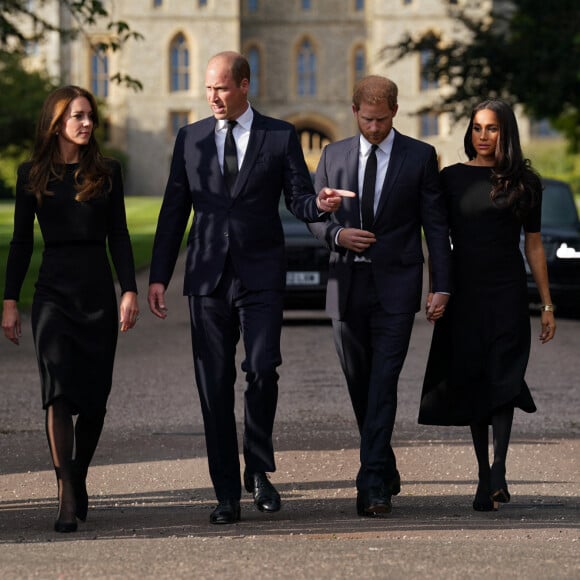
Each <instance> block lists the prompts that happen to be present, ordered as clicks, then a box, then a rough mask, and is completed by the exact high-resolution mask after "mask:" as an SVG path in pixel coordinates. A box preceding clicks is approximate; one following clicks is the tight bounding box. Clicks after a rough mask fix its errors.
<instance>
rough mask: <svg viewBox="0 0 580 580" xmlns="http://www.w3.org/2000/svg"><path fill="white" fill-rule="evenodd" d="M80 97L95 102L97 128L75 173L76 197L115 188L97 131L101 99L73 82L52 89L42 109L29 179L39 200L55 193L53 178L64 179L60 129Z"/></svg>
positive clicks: (84, 199)
mask: <svg viewBox="0 0 580 580" xmlns="http://www.w3.org/2000/svg"><path fill="white" fill-rule="evenodd" d="M78 97H84V98H85V99H87V101H88V102H89V104H90V105H91V109H92V116H93V131H92V133H91V137H90V139H89V142H88V143H87V145H84V146H82V147H81V148H80V159H79V166H78V168H77V169H76V170H75V175H74V178H75V187H76V190H77V195H76V197H75V199H77V201H87V200H89V199H93V198H95V197H99V196H101V195H104V194H106V193H107V192H108V191H109V190H110V189H111V170H110V169H109V167H108V165H107V164H106V162H105V161H104V159H103V156H102V155H101V152H100V150H99V145H98V143H97V140H96V138H95V132H94V129H96V128H97V127H98V126H99V112H98V107H97V103H96V101H95V98H94V97H93V95H92V94H91V93H90V92H89V91H87V90H85V89H83V88H81V87H77V86H73V85H70V86H66V87H61V88H58V89H56V90H54V91H53V92H52V93H50V94H49V95H48V97H46V100H45V101H44V104H43V105H42V109H41V110H40V116H39V119H38V124H37V127H36V138H35V141H34V147H33V150H32V166H31V168H30V174H29V179H28V189H29V190H30V191H31V192H32V193H34V195H35V196H36V199H37V200H38V203H39V204H40V203H42V196H43V195H52V194H51V192H50V191H49V190H48V184H49V182H50V181H51V180H55V179H56V180H61V181H62V180H63V179H64V175H65V172H66V166H65V164H64V160H63V159H62V157H61V155H60V150H59V147H58V132H59V130H60V127H61V125H62V122H63V118H64V116H65V114H66V112H67V110H68V108H69V106H70V104H71V103H72V102H73V101H74V100H75V99H76V98H78Z"/></svg>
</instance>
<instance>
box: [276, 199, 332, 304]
mask: <svg viewBox="0 0 580 580" xmlns="http://www.w3.org/2000/svg"><path fill="white" fill-rule="evenodd" d="M280 217H281V218H282V226H283V228H284V236H285V238H286V260H287V269H286V295H285V299H284V305H285V307H286V308H293V309H305V310H310V309H322V308H324V303H325V297H326V282H327V280H328V258H329V251H328V249H327V248H325V247H324V246H322V245H321V243H320V242H319V241H318V240H317V239H316V238H315V237H314V236H313V235H312V234H311V233H310V230H309V229H308V227H307V226H306V224H305V223H304V222H302V221H300V220H299V219H297V218H296V217H294V216H293V215H292V213H290V211H288V209H287V208H286V205H285V204H284V197H282V199H281V201H280Z"/></svg>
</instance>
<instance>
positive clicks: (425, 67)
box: [419, 50, 439, 91]
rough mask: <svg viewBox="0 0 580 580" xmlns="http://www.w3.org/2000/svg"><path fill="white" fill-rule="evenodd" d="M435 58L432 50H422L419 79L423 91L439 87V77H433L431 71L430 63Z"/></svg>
mask: <svg viewBox="0 0 580 580" xmlns="http://www.w3.org/2000/svg"><path fill="white" fill-rule="evenodd" d="M432 58H433V52H432V51H430V50H422V51H421V54H420V59H421V61H420V67H421V70H420V80H419V88H420V89H421V90H422V91H428V90H429V89H436V88H438V87H439V81H438V80H437V79H434V78H432V75H431V73H430V71H429V65H430V63H431V59H432Z"/></svg>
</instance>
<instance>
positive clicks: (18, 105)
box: [0, 51, 54, 150]
mask: <svg viewBox="0 0 580 580" xmlns="http://www.w3.org/2000/svg"><path fill="white" fill-rule="evenodd" d="M0 70H1V71H2V73H1V74H0V111H1V113H0V150H2V149H5V148H6V147H8V146H9V145H13V146H17V147H28V146H29V145H30V143H31V142H32V139H33V138H34V131H35V123H36V120H37V118H38V112H39V111H40V108H41V106H42V103H43V102H44V99H45V98H46V96H47V95H48V93H49V92H50V91H51V90H52V89H53V88H54V85H53V84H52V82H51V81H50V80H49V79H48V77H47V76H46V74H44V73H43V72H29V71H27V70H25V69H24V68H23V67H22V62H21V59H20V57H19V56H18V55H16V54H11V53H6V52H1V51H0Z"/></svg>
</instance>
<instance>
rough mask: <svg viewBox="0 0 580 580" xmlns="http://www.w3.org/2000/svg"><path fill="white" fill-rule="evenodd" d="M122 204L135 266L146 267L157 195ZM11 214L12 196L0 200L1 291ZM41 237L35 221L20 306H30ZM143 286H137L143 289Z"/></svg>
mask: <svg viewBox="0 0 580 580" xmlns="http://www.w3.org/2000/svg"><path fill="white" fill-rule="evenodd" d="M125 206H126V209H127V225H128V227H129V233H130V234H131V242H132V244H133V253H134V255H135V266H136V268H137V269H138V270H140V269H143V268H146V267H147V266H148V265H149V262H150V260H151V249H152V247H153V237H154V236H155V228H156V227H157V216H158V215H159V207H160V206H161V198H160V197H126V198H125ZM13 218H14V202H13V201H11V200H1V201H0V288H1V289H2V293H3V292H4V278H5V275H6V259H7V257H8V250H9V246H10V240H11V239H12V228H13ZM42 246H43V244H42V238H41V236H40V231H39V229H38V224H36V225H35V241H34V254H33V256H32V260H31V262H30V268H29V269H28V275H27V276H26V280H25V281H24V285H23V287H22V292H21V294H20V302H19V306H20V308H22V309H23V310H27V309H29V308H30V305H31V304H32V296H33V294H34V282H35V281H36V278H37V276H38V268H39V266H40V261H41V258H42ZM144 291H145V289H144V288H140V292H141V293H143V292H144Z"/></svg>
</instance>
